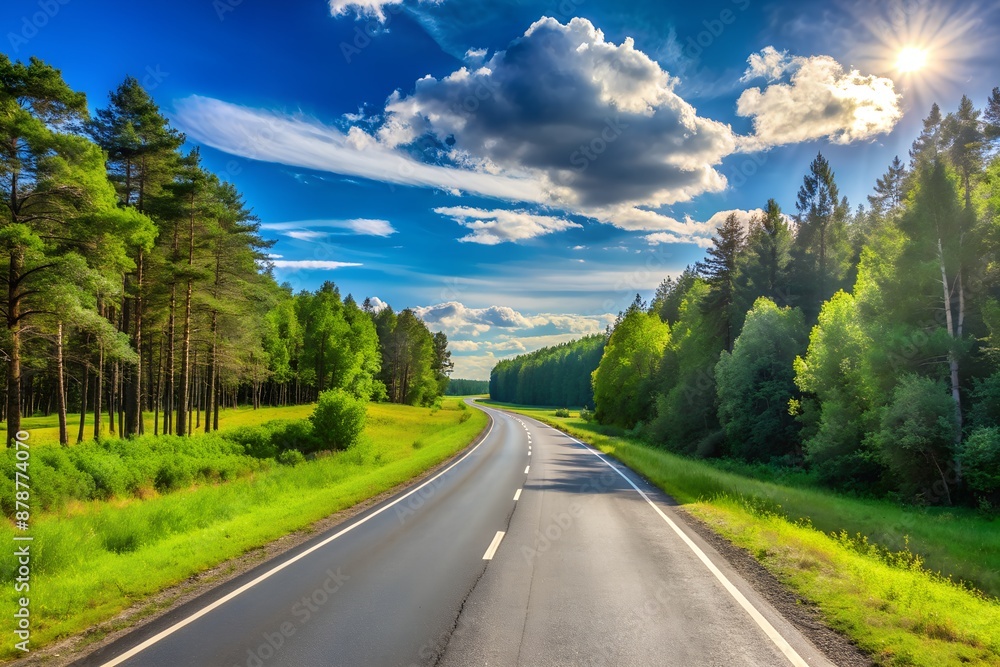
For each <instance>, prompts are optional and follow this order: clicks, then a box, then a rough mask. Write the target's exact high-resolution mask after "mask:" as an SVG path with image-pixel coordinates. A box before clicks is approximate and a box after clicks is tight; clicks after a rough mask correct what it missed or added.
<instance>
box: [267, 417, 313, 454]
mask: <svg viewBox="0 0 1000 667" xmlns="http://www.w3.org/2000/svg"><path fill="white" fill-rule="evenodd" d="M266 426H267V427H268V429H269V433H270V437H271V442H272V443H273V444H274V446H275V447H276V448H277V449H278V451H281V452H284V451H287V450H289V449H297V450H299V451H300V452H303V453H305V454H309V453H311V452H315V451H317V450H320V449H322V448H323V443H322V441H321V439H320V438H318V437H317V433H316V429H315V428H314V427H313V425H312V424H310V423H309V422H308V421H306V420H304V419H281V420H276V421H272V422H268V423H267V424H266Z"/></svg>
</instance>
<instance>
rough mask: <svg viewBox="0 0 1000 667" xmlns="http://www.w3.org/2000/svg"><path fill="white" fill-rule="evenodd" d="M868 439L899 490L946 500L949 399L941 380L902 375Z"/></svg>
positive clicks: (951, 433) (951, 431)
mask: <svg viewBox="0 0 1000 667" xmlns="http://www.w3.org/2000/svg"><path fill="white" fill-rule="evenodd" d="M874 438H875V442H876V443H877V444H878V448H879V450H880V451H881V452H882V455H883V456H884V457H885V459H886V462H887V463H888V464H889V468H890V470H891V471H892V472H893V474H894V476H895V478H896V483H897V485H898V487H899V490H900V491H901V492H902V493H903V494H904V495H908V496H916V497H921V498H922V499H923V500H925V501H928V502H931V503H939V502H942V501H944V502H947V503H948V504H951V490H950V489H949V487H948V474H947V473H946V471H947V469H948V468H949V466H950V465H951V461H952V458H953V454H954V452H953V449H954V446H953V443H954V440H955V403H954V401H953V400H952V398H951V394H950V393H949V392H948V389H947V388H946V387H945V386H944V385H943V384H941V383H940V382H937V381H936V380H932V379H931V378H926V377H921V376H919V375H912V374H911V375H906V376H904V377H903V379H902V380H901V381H900V383H899V386H898V387H896V390H895V391H894V392H893V395H892V402H891V403H890V404H889V405H888V406H886V408H885V410H884V411H883V413H882V420H881V428H880V429H879V431H878V432H877V433H876V434H875V435H874Z"/></svg>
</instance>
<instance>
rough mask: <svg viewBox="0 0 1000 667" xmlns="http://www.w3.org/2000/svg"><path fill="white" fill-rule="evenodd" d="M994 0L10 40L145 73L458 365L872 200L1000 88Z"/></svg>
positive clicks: (457, 9) (175, 14)
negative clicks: (774, 214)
mask: <svg viewBox="0 0 1000 667" xmlns="http://www.w3.org/2000/svg"><path fill="white" fill-rule="evenodd" d="M998 29H1000V2H997V1H996V0H993V1H991V2H932V1H931V0H888V1H886V2H871V1H857V0H845V1H838V0H832V1H830V2H822V3H812V2H786V1H773V2H768V1H765V0H703V1H701V2H697V3H666V2H659V1H657V2H627V1H623V0H545V1H542V2H529V1H527V0H490V1H489V2H483V1H481V0H406V1H405V2H390V1H387V0H353V1H352V0H288V1H285V2H280V3H279V2H275V1H272V0H173V1H170V2H167V1H165V0H149V1H148V2H122V1H121V0H118V1H113V0H86V1H85V0H27V1H22V0H8V1H7V2H5V3H4V4H3V6H2V7H0V36H2V38H0V50H2V51H3V52H4V53H5V54H7V55H8V56H10V57H11V58H13V59H15V60H26V59H27V58H28V57H30V56H37V57H39V58H41V59H42V60H45V61H46V62H49V63H50V64H52V65H54V66H55V67H57V68H59V69H60V70H62V72H63V76H64V78H65V79H66V80H67V82H68V83H69V84H70V85H71V86H72V87H73V88H74V89H76V90H80V91H83V92H85V93H86V94H87V99H88V103H89V106H90V108H91V110H95V109H98V108H102V107H104V106H105V105H106V104H107V96H108V93H109V91H111V90H112V89H113V88H114V87H116V86H117V85H119V84H120V83H121V81H122V80H123V79H124V78H125V76H126V75H132V76H135V77H136V78H137V79H138V80H139V81H140V82H141V83H142V84H143V86H144V87H145V88H146V89H147V90H148V91H150V93H151V94H152V95H153V96H154V98H155V99H156V101H157V102H158V104H159V105H160V107H161V110H162V111H163V113H164V114H165V115H166V116H167V117H168V118H169V119H170V122H171V123H172V124H173V125H174V126H175V127H177V128H179V129H180V130H181V131H182V132H184V133H185V135H186V137H187V142H188V146H189V147H191V148H193V147H199V148H200V150H201V154H202V157H203V160H204V163H205V166H206V167H207V168H209V169H211V170H212V171H214V172H216V173H218V174H219V175H220V176H221V177H222V178H224V179H225V180H228V181H231V182H232V183H234V184H235V185H236V186H237V187H238V188H239V189H240V191H241V192H243V193H244V196H245V198H246V200H247V203H248V204H249V205H250V206H251V207H252V208H253V210H254V212H255V213H256V215H257V216H258V217H259V218H260V221H261V223H262V230H263V233H264V235H265V236H266V237H268V238H271V239H275V240H276V241H277V243H276V244H275V245H274V247H273V248H272V252H273V256H272V258H271V261H272V263H273V271H274V275H275V277H276V278H277V279H278V280H279V282H287V283H288V284H290V285H291V286H292V287H293V288H294V289H296V290H299V289H315V288H317V287H319V286H320V285H321V284H322V283H323V282H324V281H327V280H331V281H333V282H335V283H336V284H337V285H338V286H339V287H340V289H341V292H342V293H344V294H347V293H350V294H352V295H353V296H354V297H355V298H356V299H357V300H358V301H361V300H363V299H364V298H366V297H370V298H372V300H373V303H375V304H382V303H386V304H389V305H391V306H392V307H393V308H394V309H395V310H397V311H398V310H402V309H403V308H412V309H414V311H415V312H416V313H417V314H418V315H419V316H421V317H422V318H423V319H424V321H425V322H427V324H428V326H429V327H430V328H431V329H432V330H435V331H437V330H441V331H444V332H445V333H446V334H447V335H448V337H449V340H450V341H451V349H452V351H453V355H454V359H455V362H456V365H455V373H454V377H465V378H473V379H486V378H488V376H489V371H490V369H491V368H492V367H493V365H494V364H495V363H496V362H497V361H498V360H499V359H502V358H505V357H509V356H512V355H516V354H521V353H524V352H528V351H532V350H534V349H537V348H539V347H542V346H546V345H553V344H558V343H562V342H565V341H568V340H571V339H574V338H578V337H580V336H582V335H587V334H591V333H597V332H601V331H604V329H605V328H606V327H607V326H608V324H610V323H611V322H613V321H614V318H615V315H616V314H617V313H618V312H619V311H620V310H622V309H624V308H625V307H626V306H627V305H628V304H629V303H630V302H631V301H632V300H633V298H634V296H635V294H636V293H639V294H641V295H642V296H643V297H644V298H647V299H648V298H649V297H650V296H651V295H652V293H653V291H654V289H655V288H656V286H657V284H659V283H660V281H661V280H663V278H665V277H666V276H668V275H677V274H678V273H679V272H680V271H682V270H683V269H684V267H685V266H687V265H689V264H691V263H693V262H695V261H697V260H698V259H700V258H701V257H703V256H704V253H705V248H706V247H707V246H709V245H710V243H711V241H710V239H711V236H712V233H713V231H714V229H715V227H716V226H717V225H718V224H719V223H720V222H721V221H722V220H724V219H725V217H726V216H727V215H728V214H729V213H730V212H734V211H735V212H736V213H737V215H739V216H741V218H742V219H744V220H748V219H749V218H750V216H752V215H753V213H754V212H755V211H757V210H758V209H761V208H763V207H764V206H765V204H766V202H767V200H768V199H769V198H774V199H776V200H777V201H778V203H779V204H780V205H781V206H782V208H783V210H784V211H785V212H786V213H789V214H794V212H795V196H796V192H797V190H798V186H799V185H800V184H801V182H802V177H803V176H804V175H805V173H806V170H807V169H808V166H809V163H810V162H811V161H812V159H813V158H814V157H815V156H816V154H817V152H822V153H823V154H824V155H826V156H827V158H828V159H829V160H830V162H831V164H832V166H833V169H834V171H835V173H836V178H837V182H838V184H839V186H840V189H841V192H842V194H845V195H846V196H847V197H848V198H849V200H850V202H851V203H852V206H856V205H857V204H859V203H863V202H864V201H865V196H866V195H867V194H869V193H870V192H871V188H872V186H873V185H874V182H875V179H876V178H877V177H878V176H879V175H881V174H882V173H883V172H884V171H885V170H886V167H887V166H888V164H889V163H890V162H891V161H892V158H893V156H895V155H899V156H901V157H902V158H903V159H904V160H905V159H906V156H907V150H908V149H909V146H910V144H911V143H912V141H913V139H914V138H915V137H916V135H917V134H918V133H919V131H920V127H921V121H922V118H924V117H925V116H926V115H927V112H928V111H929V109H930V106H931V104H932V103H934V102H937V103H939V104H940V105H941V107H942V109H943V110H944V111H945V112H947V111H950V110H953V109H955V108H957V106H958V102H959V100H960V98H961V96H962V95H963V94H965V95H968V96H969V97H970V98H971V99H972V100H973V102H974V103H975V104H976V105H977V106H978V107H982V106H984V104H985V101H986V99H987V97H988V96H989V94H990V91H991V90H992V89H993V88H994V87H995V86H998V85H1000V71H998V70H997V69H996V67H995V65H996V63H997V62H998V59H1000V43H998V42H997V40H995V39H993V35H995V34H997V31H998Z"/></svg>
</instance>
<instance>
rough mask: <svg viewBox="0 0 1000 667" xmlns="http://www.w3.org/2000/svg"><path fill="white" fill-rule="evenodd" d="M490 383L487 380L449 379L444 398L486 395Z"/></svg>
mask: <svg viewBox="0 0 1000 667" xmlns="http://www.w3.org/2000/svg"><path fill="white" fill-rule="evenodd" d="M489 391H490V383H489V381H487V380H463V379H462V378H451V379H450V380H448V386H447V387H446V388H445V390H444V393H445V395H446V396H473V395H475V394H488V393H489Z"/></svg>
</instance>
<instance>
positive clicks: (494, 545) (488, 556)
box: [483, 530, 506, 560]
mask: <svg viewBox="0 0 1000 667" xmlns="http://www.w3.org/2000/svg"><path fill="white" fill-rule="evenodd" d="M504 535H506V533H504V532H503V531H502V530H498V531H497V534H496V535H494V536H493V541H492V542H490V548H489V549H487V550H486V553H484V554H483V560H493V554H495V553H496V552H497V549H498V548H500V543H501V542H502V541H503V536H504Z"/></svg>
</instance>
